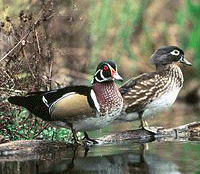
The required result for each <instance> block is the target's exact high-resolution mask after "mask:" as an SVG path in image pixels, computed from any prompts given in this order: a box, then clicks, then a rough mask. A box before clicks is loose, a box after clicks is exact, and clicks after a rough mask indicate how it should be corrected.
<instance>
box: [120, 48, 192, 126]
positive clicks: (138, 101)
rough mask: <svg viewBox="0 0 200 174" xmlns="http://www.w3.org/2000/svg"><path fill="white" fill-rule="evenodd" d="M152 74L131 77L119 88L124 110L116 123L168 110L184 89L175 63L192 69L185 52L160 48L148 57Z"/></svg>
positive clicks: (177, 49)
mask: <svg viewBox="0 0 200 174" xmlns="http://www.w3.org/2000/svg"><path fill="white" fill-rule="evenodd" d="M151 60H152V63H153V64H154V65H155V66H156V71H155V72H150V73H145V74H142V75H139V76H138V77H135V78H131V79H130V80H128V81H127V82H125V84H124V85H122V86H121V87H120V88H119V91H120V93H121V94H122V97H123V102H124V106H123V111H122V114H121V116H120V117H119V119H118V120H120V121H134V120H137V119H140V120H141V125H140V127H141V128H144V122H143V116H145V117H149V116H153V115H155V114H157V113H159V112H160V111H162V110H164V109H166V108H168V107H170V106H171V105H172V104H173V103H174V102H175V100H176V98H177V95H178V93H179V91H180V89H181V88H182V86H183V74H182V72H181V69H180V68H179V67H178V66H177V65H176V64H175V63H176V62H181V63H184V64H186V65H189V66H191V63H190V62H188V61H187V60H186V59H185V58H184V52H183V50H181V49H180V48H178V47H176V46H166V47H161V48H160V49H158V50H156V51H155V53H154V54H153V55H152V57H151Z"/></svg>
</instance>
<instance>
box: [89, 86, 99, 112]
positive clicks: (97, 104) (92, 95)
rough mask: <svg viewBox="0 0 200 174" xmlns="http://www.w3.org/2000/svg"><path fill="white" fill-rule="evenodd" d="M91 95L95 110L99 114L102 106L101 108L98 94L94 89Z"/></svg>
mask: <svg viewBox="0 0 200 174" xmlns="http://www.w3.org/2000/svg"><path fill="white" fill-rule="evenodd" d="M90 95H91V98H92V100H93V102H94V106H95V108H96V109H97V111H98V112H100V106H99V103H98V101H97V98H96V94H95V93H94V90H93V89H91V92H90Z"/></svg>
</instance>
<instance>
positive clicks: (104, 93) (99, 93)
mask: <svg viewBox="0 0 200 174" xmlns="http://www.w3.org/2000/svg"><path fill="white" fill-rule="evenodd" d="M93 89H94V92H95V94H96V98H97V101H98V103H99V105H100V110H101V112H104V111H106V110H112V108H113V107H114V108H116V107H118V106H119V107H122V106H121V104H122V103H123V99H122V96H121V94H120V92H119V90H118V88H117V86H116V84H115V83H114V81H108V82H102V83H99V82H95V83H94V84H93ZM116 109H117V108H116ZM108 112H109V111H108Z"/></svg>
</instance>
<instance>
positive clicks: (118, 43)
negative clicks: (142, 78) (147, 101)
mask: <svg viewBox="0 0 200 174" xmlns="http://www.w3.org/2000/svg"><path fill="white" fill-rule="evenodd" d="M0 22H1V23H0V93H1V96H0V99H1V100H0V116H1V119H0V121H1V122H2V120H3V119H5V118H4V117H5V116H6V117H7V116H10V117H11V115H13V113H12V112H13V111H12V110H11V106H10V105H9V104H8V103H7V100H6V98H7V97H8V96H10V95H16V93H17V94H19V95H22V94H25V93H26V92H30V91H36V90H48V89H54V88H59V87H62V86H66V85H76V84H90V81H91V79H92V75H93V73H94V71H95V68H96V65H97V64H98V62H99V61H101V60H104V59H113V60H115V61H116V62H117V63H118V67H119V72H120V74H121V75H122V76H123V77H124V78H125V80H127V79H128V78H130V77H134V76H136V75H138V74H140V73H143V72H148V71H152V70H153V68H154V67H153V66H152V65H151V64H150V61H149V57H150V56H151V54H152V53H153V52H154V51H155V50H156V49H158V48H159V47H160V46H164V45H177V46H179V47H181V48H182V49H183V50H184V52H185V55H186V56H185V57H186V58H187V59H188V60H189V61H191V62H192V63H193V67H192V68H191V67H185V66H184V68H183V65H180V66H181V67H182V69H183V73H184V76H185V79H186V83H185V89H187V86H191V85H193V86H194V84H195V85H196V84H197V85H196V86H197V87H199V83H198V81H199V78H200V59H199V55H200V34H199V33H200V3H199V1H197V0H183V1H181V0H176V1H171V0H165V1H160V0H151V1H150V0H123V1H122V0H115V1H111V0H96V1H94V0H58V1H55V0H23V1H21V0H12V1H11V0H1V1H0ZM24 36H25V37H24ZM17 44H18V45H17ZM16 45H17V46H16ZM15 46H16V47H15ZM13 48H14V49H13ZM12 49H13V50H12ZM10 50H12V51H11V52H10V53H9V54H8V55H6V53H8V52H9V51H10ZM5 55H6V56H5ZM194 79H195V80H194ZM191 81H192V82H194V81H195V82H194V84H193V83H191ZM188 82H189V83H188ZM196 86H195V87H196ZM188 89H190V88H189V87H188ZM183 94H184V92H183ZM180 96H181V95H180ZM12 107H13V106H12ZM5 108H6V109H5ZM8 108H9V109H8ZM15 109H17V110H18V111H20V112H22V111H23V110H21V108H19V107H17V108H15ZM23 114H24V115H26V116H27V115H28V114H27V113H26V114H25V113H24V112H23ZM23 114H22V115H23ZM14 115H15V116H16V114H14ZM19 115H20V114H19ZM15 118H16V117H15ZM22 120H23V119H22ZM4 121H5V120H4ZM6 124H7V123H6ZM19 124H20V121H19V122H18V126H19ZM21 124H24V123H23V122H22V123H21ZM2 125H3V124H1V126H2ZM40 126H41V127H42V126H44V125H42V124H41V125H40ZM1 128H2V130H3V129H5V127H4V128H3V127H1ZM29 128H30V125H26V129H29ZM37 131H39V130H37ZM37 131H36V132H37ZM2 132H4V134H5V132H6V131H1V133H2ZM61 132H62V131H61ZM32 133H33V132H32ZM29 134H30V137H32V138H33V137H34V135H33V136H32V135H31V133H30V132H29ZM33 134H34V133H33ZM16 139H17V138H16Z"/></svg>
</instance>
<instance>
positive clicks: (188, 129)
mask: <svg viewBox="0 0 200 174" xmlns="http://www.w3.org/2000/svg"><path fill="white" fill-rule="evenodd" d="M98 140H99V141H101V142H103V143H115V142H116V143H120V142H125V141H131V142H139V143H147V142H151V141H175V140H176V141H182V140H190V141H192V140H200V122H192V123H189V124H185V125H181V126H178V127H173V128H168V129H165V128H160V127H159V128H156V127H149V128H145V129H136V130H126V131H122V132H117V133H113V134H110V135H108V136H106V137H101V138H99V139H98Z"/></svg>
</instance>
